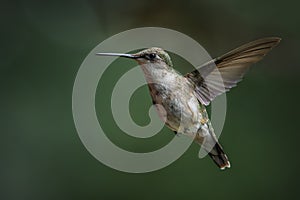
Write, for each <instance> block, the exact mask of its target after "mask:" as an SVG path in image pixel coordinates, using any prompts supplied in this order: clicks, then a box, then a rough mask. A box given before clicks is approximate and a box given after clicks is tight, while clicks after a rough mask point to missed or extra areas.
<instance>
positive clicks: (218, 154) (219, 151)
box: [208, 142, 230, 169]
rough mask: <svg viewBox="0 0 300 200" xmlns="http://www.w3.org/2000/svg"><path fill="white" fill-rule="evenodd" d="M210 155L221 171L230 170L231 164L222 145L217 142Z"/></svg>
mask: <svg viewBox="0 0 300 200" xmlns="http://www.w3.org/2000/svg"><path fill="white" fill-rule="evenodd" d="M208 155H209V156H210V157H211V158H212V159H213V161H214V162H215V163H216V164H217V165H218V167H219V168H220V169H225V168H230V162H229V160H228V158H227V156H226V154H225V153H224V151H223V148H222V147H221V145H220V144H219V143H218V142H217V143H216V144H215V146H214V147H213V148H212V150H211V151H210V152H209V153H208Z"/></svg>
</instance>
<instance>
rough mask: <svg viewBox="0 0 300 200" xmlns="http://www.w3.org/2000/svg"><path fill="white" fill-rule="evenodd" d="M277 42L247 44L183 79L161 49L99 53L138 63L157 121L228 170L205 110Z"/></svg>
mask: <svg viewBox="0 0 300 200" xmlns="http://www.w3.org/2000/svg"><path fill="white" fill-rule="evenodd" d="M279 41H280V38H277V37H269V38H263V39H259V40H256V41H254V42H250V43H248V44H246V45H243V46H241V47H239V48H237V49H235V50H233V51H230V52H229V53H227V54H224V55H223V56H220V57H218V58H216V59H213V60H211V61H209V62H207V63H205V64H204V65H202V66H200V67H199V68H198V69H196V70H194V71H192V72H190V73H188V74H186V75H185V76H182V75H181V74H179V73H178V72H177V71H175V70H174V68H173V64H172V61H171V58H170V56H169V55H168V54H167V53H166V52H165V51H164V50H163V49H161V48H156V47H153V48H150V49H146V50H143V51H141V52H138V53H136V54H115V53H99V54H98V55H108V56H121V57H127V58H132V59H135V60H137V62H138V63H139V64H140V65H141V67H142V70H143V72H144V74H145V78H146V80H147V82H148V86H149V90H150V95H151V97H152V100H153V103H154V104H155V105H156V108H157V111H158V114H159V117H160V118H161V119H162V120H163V121H165V124H166V125H167V126H168V127H169V128H170V129H171V130H173V131H175V132H178V133H182V134H185V135H189V136H192V137H194V140H195V142H197V143H198V144H200V145H202V147H203V148H204V149H205V150H206V151H207V152H208V154H209V156H210V157H211V158H212V159H213V161H214V162H215V163H216V164H217V165H218V167H219V168H220V169H225V168H229V167H230V162H229V160H228V157H227V156H226V154H225V153H224V151H223V148H222V146H221V145H220V144H219V142H218V140H217V137H216V135H215V133H214V130H213V127H212V125H211V122H210V120H209V117H208V114H207V112H206V109H205V106H206V105H208V104H209V103H210V102H211V101H212V100H213V99H214V98H215V97H216V96H218V95H220V94H222V93H224V92H226V91H229V90H230V88H232V87H235V86H236V85H237V83H238V82H239V81H241V80H242V78H243V76H244V74H245V73H246V71H247V70H248V68H249V66H250V65H251V64H253V63H255V62H257V61H259V60H261V59H262V58H263V57H264V56H265V55H266V54H267V53H268V52H269V51H270V50H271V49H272V48H273V47H274V46H276V45H277V44H278V43H279Z"/></svg>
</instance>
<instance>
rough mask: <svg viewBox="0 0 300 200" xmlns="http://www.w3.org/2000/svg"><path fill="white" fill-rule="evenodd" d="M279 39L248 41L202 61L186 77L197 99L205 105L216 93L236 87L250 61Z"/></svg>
mask: <svg viewBox="0 0 300 200" xmlns="http://www.w3.org/2000/svg"><path fill="white" fill-rule="evenodd" d="M280 40H281V39H280V38H278V37H268V38H262V39H258V40H255V41H253V42H250V43H247V44H245V45H243V46H241V47H239V48H236V49H234V50H232V51H230V52H228V53H226V54H224V55H223V56H220V57H218V58H216V59H213V60H211V61H209V62H207V63H205V64H204V65H202V66H200V67H199V68H197V69H196V70H194V71H192V72H190V73H188V74H186V75H185V77H186V78H187V79H188V80H189V81H190V82H191V83H192V84H193V85H194V87H195V92H196V96H197V98H198V100H199V101H200V102H201V103H202V104H204V105H208V104H209V103H210V102H211V101H212V100H213V99H214V98H215V97H216V96H218V95H221V94H223V93H224V92H227V91H229V90H230V89H231V88H233V87H235V86H236V85H237V83H238V82H240V81H241V80H242V79H243V76H244V75H245V73H246V72H247V71H248V69H249V67H250V65H252V64H254V63H256V62H258V61H259V60H261V59H262V58H263V57H264V56H265V55H266V54H267V53H268V52H269V51H270V50H271V49H272V48H274V47H275V46H276V45H277V44H278V43H279V42H280Z"/></svg>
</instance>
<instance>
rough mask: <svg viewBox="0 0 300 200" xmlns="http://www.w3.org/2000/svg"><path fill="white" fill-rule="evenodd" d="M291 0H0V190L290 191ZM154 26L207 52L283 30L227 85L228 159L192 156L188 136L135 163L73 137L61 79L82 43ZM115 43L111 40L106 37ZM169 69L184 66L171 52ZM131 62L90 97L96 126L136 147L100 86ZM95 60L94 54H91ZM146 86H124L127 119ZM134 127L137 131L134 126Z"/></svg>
mask: <svg viewBox="0 0 300 200" xmlns="http://www.w3.org/2000/svg"><path fill="white" fill-rule="evenodd" d="M299 6H300V4H299V2H298V1H295V0H286V1H278V0H273V1H270V0H266V1H261V0H252V1H240V0H228V1H196V0H195V1H193V0H185V1H161V0H152V1H141V0H135V1H131V0H127V1H122V0H112V1H99V0H98V1H96V0H78V1H70V0H69V1H65V0H64V1H58V0H52V1H34V0H28V1H21V0H17V1H8V0H2V1H1V8H0V10H1V12H0V16H1V17H0V21H1V32H0V36H1V37H0V38H1V48H0V50H1V60H0V63H1V73H0V76H1V78H0V82H1V84H0V87H1V98H0V102H1V104H0V105H1V116H0V117H1V118H0V119H1V140H0V149H1V161H0V175H1V176H0V198H1V199H3V200H4V199H7V200H8V199H30V200H33V199H66V200H67V199H172V200H175V199H227V198H228V199H255V198H263V199H282V198H292V197H297V196H298V184H299V178H300V176H299V167H300V166H299V164H300V159H299V143H298V141H299V139H300V136H299V129H298V123H299V111H300V109H299V102H300V98H299V88H300V81H299V72H300V65H299V64H300V62H299V46H300V39H299V36H300V26H299V20H300V16H299V11H298V8H299ZM144 26H159V27H166V28H170V29H174V30H177V31H180V32H183V33H185V34H187V35H189V36H191V37H192V38H194V39H195V40H197V41H198V42H199V43H200V44H202V45H203V46H204V47H205V48H206V49H207V50H208V52H210V53H211V55H212V56H213V57H215V56H219V55H221V54H223V53H225V52H227V51H228V50H231V49H232V48H234V47H237V46H239V45H241V44H243V43H246V42H249V41H251V40H254V39H257V38H260V37H264V36H279V37H282V38H283V40H282V42H281V43H280V45H279V46H278V47H276V49H274V50H273V51H272V52H271V53H270V54H269V55H268V56H267V57H266V58H265V59H264V60H263V61H262V62H260V63H257V64H256V65H255V66H254V67H253V68H252V69H251V71H250V72H249V73H248V74H247V76H246V78H245V79H244V81H243V82H242V83H240V84H239V86H238V87H237V88H235V89H233V90H232V91H230V92H229V93H228V94H227V98H228V99H227V100H228V105H227V106H228V107H227V109H228V112H227V118H226V122H225V126H224V129H223V133H222V135H221V138H220V140H221V142H222V144H223V146H224V148H225V150H226V152H227V154H228V156H229V157H230V160H231V163H232V168H231V169H230V170H226V171H220V170H219V169H218V168H217V167H216V166H215V165H214V163H213V162H212V161H211V160H210V158H204V159H199V158H198V156H197V154H198V151H199V147H198V146H197V145H196V144H194V145H192V146H191V147H190V148H189V149H188V151H187V152H186V153H185V154H184V155H183V156H182V157H181V158H180V159H178V160H177V161H176V162H174V163H173V164H171V165H170V166H168V167H166V168H164V169H161V170H159V171H155V172H151V173H147V174H128V173H123V172H119V171H116V170H113V169H111V168H108V167H106V166H104V165H103V164H101V163H100V162H99V161H97V160H96V159H95V158H94V157H93V156H92V155H90V154H89V153H88V151H87V150H86V149H85V147H84V146H83V144H82V143H81V141H80V139H79V137H78V135H77V132H76V129H75V126H74V122H73V118H72V106H71V104H72V100H71V97H72V87H73V82H74V79H75V76H76V73H77V70H78V69H79V66H80V65H81V63H82V61H83V60H84V58H85V57H86V55H87V54H88V53H89V52H90V51H91V50H92V49H93V48H94V47H95V46H96V45H97V44H99V43H100V42H101V41H103V40H105V39H106V38H108V37H110V36H111V35H114V34H116V33H119V32H121V31H124V30H127V29H131V28H136V27H144ZM116 51H118V49H116ZM174 60H175V61H174V62H175V63H177V64H178V65H177V66H176V69H178V70H179V71H180V72H183V73H184V72H188V71H189V67H187V66H186V65H180V63H184V61H182V60H180V59H177V58H176V57H175V58H174ZM132 66H134V63H133V62H132V61H127V60H121V59H118V60H117V61H115V62H114V63H113V64H112V66H111V67H110V68H109V69H108V70H107V72H106V76H105V77H104V78H103V79H102V80H101V82H100V83H99V90H98V92H97V98H96V101H97V102H96V108H97V111H98V113H99V121H100V123H101V124H102V125H103V126H104V129H105V130H106V131H107V132H109V135H108V137H109V138H110V139H111V140H112V141H114V142H115V143H116V144H118V145H119V146H121V147H122V148H124V149H128V150H132V151H136V152H147V151H150V150H153V149H157V148H159V147H161V146H163V145H164V144H165V143H166V142H168V140H170V139H172V137H173V133H172V132H171V131H169V130H168V129H166V128H165V129H163V130H162V132H161V133H160V134H159V135H157V136H155V137H153V138H149V139H147V140H142V139H134V138H132V137H129V136H127V135H126V134H124V133H123V132H122V131H121V130H120V129H119V128H118V127H117V126H116V124H115V123H114V121H113V118H112V114H111V111H110V109H109V107H110V95H111V91H112V88H113V86H114V84H115V83H116V81H117V80H118V78H119V77H120V76H121V75H122V74H124V73H125V72H126V71H128V70H129V69H130V68H131V67H132ZM99 67H100V66H99ZM150 105H151V100H150V99H149V95H148V91H147V88H146V87H142V88H140V89H139V90H138V91H136V93H135V94H134V96H133V97H132V104H131V106H130V110H131V114H132V117H133V119H134V120H135V121H136V123H137V124H140V125H146V124H147V123H149V118H148V109H149V107H150ZM141 134H142V133H141Z"/></svg>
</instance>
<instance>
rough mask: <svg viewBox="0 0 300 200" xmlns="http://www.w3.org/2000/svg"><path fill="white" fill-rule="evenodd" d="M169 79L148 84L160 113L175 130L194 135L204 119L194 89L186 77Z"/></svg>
mask: <svg viewBox="0 0 300 200" xmlns="http://www.w3.org/2000/svg"><path fill="white" fill-rule="evenodd" d="M172 76H174V74H172ZM167 79H168V81H166V79H160V80H158V81H157V82H158V83H152V84H148V85H149V89H150V94H151V97H152V99H153V103H154V104H155V106H156V109H157V112H158V115H159V116H160V118H161V119H162V120H163V121H164V122H165V123H166V125H167V126H168V127H169V128H170V129H172V130H173V131H176V132H178V133H182V134H186V135H191V136H194V134H196V133H197V131H198V129H199V128H200V126H201V123H200V121H201V119H202V115H201V113H200V111H199V102H198V100H197V98H196V97H195V95H194V91H193V89H192V88H191V86H190V85H189V83H188V82H187V80H186V79H185V78H184V77H180V76H174V78H172V77H170V76H169V77H167ZM163 80H164V81H163Z"/></svg>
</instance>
